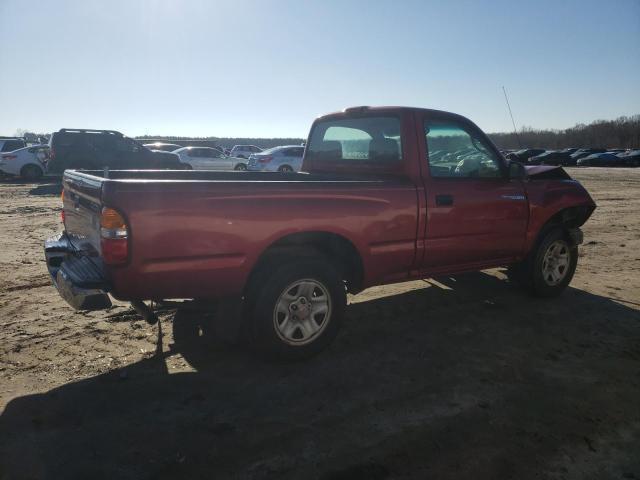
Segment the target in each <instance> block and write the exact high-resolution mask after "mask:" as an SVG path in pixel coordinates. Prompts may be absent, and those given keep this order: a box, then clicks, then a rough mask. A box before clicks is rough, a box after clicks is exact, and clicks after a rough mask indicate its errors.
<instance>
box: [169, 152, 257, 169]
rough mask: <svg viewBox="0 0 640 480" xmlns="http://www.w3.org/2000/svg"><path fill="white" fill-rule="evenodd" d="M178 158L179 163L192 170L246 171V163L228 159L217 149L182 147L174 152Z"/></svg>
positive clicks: (240, 159) (241, 159)
mask: <svg viewBox="0 0 640 480" xmlns="http://www.w3.org/2000/svg"><path fill="white" fill-rule="evenodd" d="M173 153H175V154H177V155H179V156H180V163H184V164H187V165H190V166H191V168H192V169H193V170H246V169H247V161H246V160H245V159H243V158H235V157H229V156H227V155H225V154H224V153H222V152H221V151H220V150H218V149H217V148H211V147H183V148H179V149H177V150H174V151H173Z"/></svg>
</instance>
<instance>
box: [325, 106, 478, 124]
mask: <svg viewBox="0 0 640 480" xmlns="http://www.w3.org/2000/svg"><path fill="white" fill-rule="evenodd" d="M407 111H409V112H422V113H431V114H437V115H439V116H450V117H452V118H458V119H462V120H465V121H467V122H468V121H470V120H469V119H468V118H467V117H464V116H462V115H459V114H457V113H453V112H447V111H445V110H435V109H432V108H420V107H403V106H394V105H379V106H369V105H359V106H355V107H347V108H344V109H342V110H341V111H338V112H331V113H327V114H325V115H320V116H318V117H317V119H320V118H328V117H344V116H345V114H347V115H349V114H352V115H364V114H369V113H380V114H398V113H400V112H407Z"/></svg>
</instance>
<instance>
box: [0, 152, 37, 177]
mask: <svg viewBox="0 0 640 480" xmlns="http://www.w3.org/2000/svg"><path fill="white" fill-rule="evenodd" d="M48 160H49V145H35V146H33V147H24V148H19V149H18V150H14V151H13V152H5V153H2V154H0V172H2V173H4V174H6V175H14V176H16V177H22V178H24V179H25V180H37V179H39V178H40V177H42V175H44V172H45V171H46V170H47V161H48Z"/></svg>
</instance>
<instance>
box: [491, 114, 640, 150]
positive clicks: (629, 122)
mask: <svg viewBox="0 0 640 480" xmlns="http://www.w3.org/2000/svg"><path fill="white" fill-rule="evenodd" d="M489 138H491V140H492V141H493V143H495V144H496V146H497V147H498V148H500V149H502V150H515V149H519V148H545V149H550V150H555V149H562V148H571V147H574V148H587V147H592V148H631V149H639V148H640V115H632V116H630V117H618V118H616V119H615V120H596V121H594V122H591V123H590V124H588V125H585V124H578V125H576V126H575V127H571V128H567V129H565V130H534V129H533V128H530V127H524V128H522V129H521V130H520V131H519V132H518V134H517V135H516V134H515V133H513V132H512V133H490V134H489Z"/></svg>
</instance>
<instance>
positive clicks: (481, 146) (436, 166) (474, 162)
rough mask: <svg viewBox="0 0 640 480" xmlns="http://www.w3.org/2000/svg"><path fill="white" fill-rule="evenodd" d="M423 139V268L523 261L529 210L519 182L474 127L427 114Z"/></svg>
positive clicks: (460, 121) (446, 116)
mask: <svg viewBox="0 0 640 480" xmlns="http://www.w3.org/2000/svg"><path fill="white" fill-rule="evenodd" d="M421 123H422V128H423V132H424V134H423V135H419V143H422V142H424V144H423V148H421V150H422V152H421V156H422V160H421V161H422V162H424V163H423V169H422V171H423V178H424V182H425V192H426V198H427V213H426V215H427V220H426V232H425V252H424V256H423V262H422V267H423V268H424V269H437V268H439V267H442V268H444V267H451V266H464V265H470V266H471V265H473V264H490V263H500V261H501V260H504V259H511V258H513V257H517V256H518V255H520V254H521V253H522V251H523V248H524V239H525V233H526V228H527V223H528V216H529V213H528V212H529V208H528V202H527V198H526V195H525V190H524V187H523V185H522V181H520V180H510V179H509V178H508V171H507V165H506V163H505V161H504V160H503V158H502V156H501V155H500V154H499V153H498V152H497V151H496V149H495V147H494V146H493V145H492V144H491V142H489V141H488V140H487V138H486V136H485V135H484V134H483V133H482V132H481V131H480V130H479V129H478V128H477V127H476V126H475V125H473V124H472V123H471V122H469V121H466V120H464V119H461V118H459V117H453V116H450V115H442V116H440V115H438V114H435V113H429V114H425V116H424V117H423V119H422V122H421Z"/></svg>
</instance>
